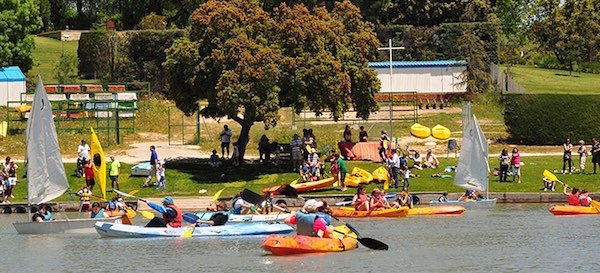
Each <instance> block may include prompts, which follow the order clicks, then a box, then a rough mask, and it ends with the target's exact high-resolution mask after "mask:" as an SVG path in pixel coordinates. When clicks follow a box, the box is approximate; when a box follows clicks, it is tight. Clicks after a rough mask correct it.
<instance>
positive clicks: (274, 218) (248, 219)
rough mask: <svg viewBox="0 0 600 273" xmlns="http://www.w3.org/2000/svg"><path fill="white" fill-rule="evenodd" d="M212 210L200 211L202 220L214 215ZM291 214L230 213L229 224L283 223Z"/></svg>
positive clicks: (199, 215)
mask: <svg viewBox="0 0 600 273" xmlns="http://www.w3.org/2000/svg"><path fill="white" fill-rule="evenodd" d="M212 214H213V213H212V212H210V211H209V212H198V213H196V216H198V217H199V218H200V219H201V220H204V221H208V220H210V217H211V216H212ZM290 215H291V214H289V213H273V214H258V215H257V214H245V215H238V214H229V215H228V217H229V219H228V220H227V223H228V224H239V223H255V222H268V223H283V222H284V221H285V218H288V217H289V216H290Z"/></svg>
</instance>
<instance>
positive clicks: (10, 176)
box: [0, 156, 18, 204]
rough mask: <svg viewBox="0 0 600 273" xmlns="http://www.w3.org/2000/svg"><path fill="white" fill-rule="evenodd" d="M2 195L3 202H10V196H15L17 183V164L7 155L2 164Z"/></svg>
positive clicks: (0, 187) (0, 188)
mask: <svg viewBox="0 0 600 273" xmlns="http://www.w3.org/2000/svg"><path fill="white" fill-rule="evenodd" d="M0 167H1V168H0V183H1V185H0V195H1V196H2V204H8V203H10V201H8V198H15V196H14V191H15V186H16V185H17V169H18V166H17V164H16V163H15V162H14V161H13V160H12V159H11V158H10V156H7V157H6V158H5V159H4V164H2V165H1V166H0Z"/></svg>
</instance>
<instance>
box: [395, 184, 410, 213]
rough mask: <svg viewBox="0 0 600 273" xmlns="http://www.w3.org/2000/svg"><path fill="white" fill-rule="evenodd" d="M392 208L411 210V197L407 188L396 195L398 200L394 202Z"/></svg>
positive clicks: (403, 188)
mask: <svg viewBox="0 0 600 273" xmlns="http://www.w3.org/2000/svg"><path fill="white" fill-rule="evenodd" d="M394 207H396V208H399V207H409V208H411V209H412V208H413V201H412V196H411V195H410V193H409V192H408V187H402V192H400V194H398V199H396V202H394Z"/></svg>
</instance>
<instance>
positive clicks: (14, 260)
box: [0, 204, 600, 273]
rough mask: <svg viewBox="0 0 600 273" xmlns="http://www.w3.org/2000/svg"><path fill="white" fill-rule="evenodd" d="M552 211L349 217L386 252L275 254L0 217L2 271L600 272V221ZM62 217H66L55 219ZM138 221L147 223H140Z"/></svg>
mask: <svg viewBox="0 0 600 273" xmlns="http://www.w3.org/2000/svg"><path fill="white" fill-rule="evenodd" d="M549 207H550V205H549V204H518V205H502V204H498V205H496V207H495V208H494V209H491V210H479V211H476V210H470V211H467V212H465V213H464V214H463V215H460V216H445V217H432V216H426V217H409V218H401V219H386V220H377V219H347V220H348V222H350V223H352V224H354V226H355V227H356V228H357V229H358V230H359V231H361V234H362V235H363V236H364V237H372V238H376V239H378V240H381V241H383V242H385V243H387V244H389V246H390V250H389V251H371V250H369V249H367V248H365V247H360V248H358V249H356V250H353V251H349V252H345V253H339V254H318V255H301V256H289V257H275V256H270V255H266V252H265V251H263V250H262V249H261V248H260V244H261V242H262V239H263V238H264V237H252V238H190V239H180V238H176V239H167V238H159V239H101V238H100V237H99V236H98V235H97V234H95V233H94V234H76V235H51V236H48V235H46V236H41V235H18V234H16V231H15V230H14V228H13V226H12V222H14V221H16V220H24V219H25V217H26V216H24V215H16V214H13V215H0V247H1V248H2V266H0V272H36V273H41V272H184V271H186V272H228V273H232V272H574V271H580V270H586V271H588V272H598V271H600V254H598V253H599V251H598V249H597V246H598V244H600V229H599V227H600V216H575V217H572V216H568V217H565V216H561V217H557V216H553V215H552V214H550V213H549V212H548V208H549ZM56 217H60V215H56ZM136 220H137V221H140V222H139V223H142V221H143V218H141V217H138V218H137V219H136Z"/></svg>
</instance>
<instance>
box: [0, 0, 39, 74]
mask: <svg viewBox="0 0 600 273" xmlns="http://www.w3.org/2000/svg"><path fill="white" fill-rule="evenodd" d="M41 25H42V20H41V19H40V12H39V8H38V6H37V2H36V0H0V29H1V30H2V31H0V66H4V65H18V66H19V67H20V68H21V70H23V71H24V72H25V73H26V72H27V71H29V69H31V67H32V66H33V57H32V55H31V51H32V50H33V48H34V46H35V43H34V41H33V37H31V36H28V34H29V33H33V32H35V31H36V30H37V29H38V28H39V27H40V26H41Z"/></svg>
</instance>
